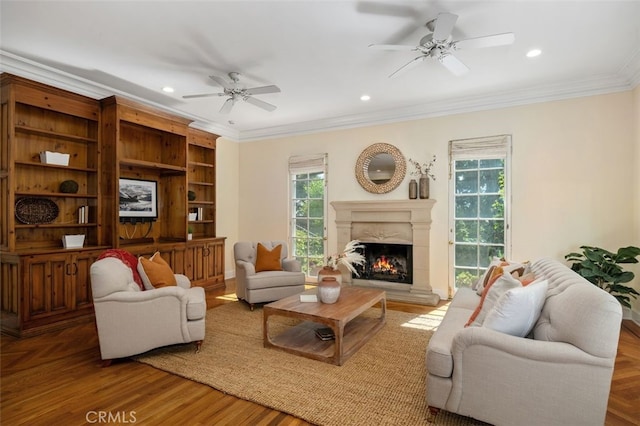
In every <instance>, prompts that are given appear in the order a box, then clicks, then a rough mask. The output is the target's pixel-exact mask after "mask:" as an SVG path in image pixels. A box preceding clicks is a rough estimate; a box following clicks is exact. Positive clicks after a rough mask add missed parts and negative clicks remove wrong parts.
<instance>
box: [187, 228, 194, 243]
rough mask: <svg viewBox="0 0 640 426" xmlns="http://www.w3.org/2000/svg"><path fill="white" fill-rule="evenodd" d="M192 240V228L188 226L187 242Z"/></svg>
mask: <svg viewBox="0 0 640 426" xmlns="http://www.w3.org/2000/svg"><path fill="white" fill-rule="evenodd" d="M192 239H193V227H192V226H191V225H189V226H188V227H187V240H188V241H191V240H192Z"/></svg>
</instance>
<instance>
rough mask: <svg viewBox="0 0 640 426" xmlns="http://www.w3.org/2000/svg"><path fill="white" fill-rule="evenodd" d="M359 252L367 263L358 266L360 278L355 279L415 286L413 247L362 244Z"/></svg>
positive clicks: (405, 245) (354, 276)
mask: <svg viewBox="0 0 640 426" xmlns="http://www.w3.org/2000/svg"><path fill="white" fill-rule="evenodd" d="M362 245H363V246H364V248H362V249H360V250H359V252H360V253H361V254H362V255H363V256H364V258H365V263H364V265H362V266H356V270H357V271H358V274H360V276H359V277H358V276H356V275H355V274H353V278H360V279H364V280H377V281H389V282H393V283H403V284H413V277H412V273H413V247H412V246H411V245H407V244H380V243H362Z"/></svg>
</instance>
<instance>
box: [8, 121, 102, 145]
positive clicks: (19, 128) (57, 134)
mask: <svg viewBox="0 0 640 426" xmlns="http://www.w3.org/2000/svg"><path fill="white" fill-rule="evenodd" d="M15 130H16V132H23V133H29V134H31V135H38V136H50V137H52V138H56V139H66V140H68V141H71V142H80V143H87V142H89V143H97V142H98V139H97V138H88V137H84V136H76V135H70V134H67V133H60V132H54V131H52V130H44V129H38V128H35V127H30V126H24V125H17V126H15ZM54 142H55V141H52V143H54Z"/></svg>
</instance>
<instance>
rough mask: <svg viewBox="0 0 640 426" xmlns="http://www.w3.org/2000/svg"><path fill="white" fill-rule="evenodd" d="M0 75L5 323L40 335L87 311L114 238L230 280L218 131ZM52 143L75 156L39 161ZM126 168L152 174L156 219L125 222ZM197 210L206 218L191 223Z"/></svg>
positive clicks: (200, 274)
mask: <svg viewBox="0 0 640 426" xmlns="http://www.w3.org/2000/svg"><path fill="white" fill-rule="evenodd" d="M0 78H1V83H2V85H1V89H0V90H1V106H0V124H1V126H2V127H1V129H0V133H1V138H2V146H1V148H0V216H1V221H0V306H1V308H2V331H3V332H7V333H10V334H13V335H16V336H22V335H30V334H36V333H38V332H42V331H44V330H48V329H51V328H57V327H64V326H65V325H66V324H68V323H69V322H70V321H76V320H80V319H82V318H85V319H86V318H88V317H90V315H91V314H92V313H93V307H92V299H91V286H90V274H89V271H90V267H91V264H92V263H93V262H94V261H95V260H96V259H97V258H98V256H99V255H100V253H102V252H103V251H104V250H105V249H108V248H121V249H126V250H129V251H131V252H132V253H134V254H138V255H140V254H144V255H150V254H153V253H154V252H155V251H160V252H161V254H162V256H163V257H164V258H165V259H166V260H167V261H168V262H169V263H170V265H171V266H172V268H173V269H174V271H175V272H176V273H182V274H185V275H187V276H188V277H190V278H192V279H193V281H194V284H196V285H201V286H203V287H217V286H224V274H223V268H224V238H219V237H217V236H216V222H215V217H216V215H215V208H216V201H215V197H216V191H215V185H216V180H215V159H216V155H215V147H216V139H217V135H213V134H210V133H207V132H204V131H201V130H195V129H191V128H189V124H190V123H191V120H189V119H186V118H183V117H178V116H175V115H172V114H168V113H165V112H163V111H159V110H156V109H154V108H151V107H148V106H145V105H142V104H139V103H136V102H133V101H129V100H127V99H123V98H120V97H117V96H111V97H108V98H106V99H103V100H101V101H98V100H95V99H90V98H87V97H85V96H81V95H78V94H74V93H71V92H68V91H65V90H61V89H57V88H54V87H50V86H47V85H44V84H40V83H36V82H33V81H30V80H27V79H24V78H21V77H17V76H13V75H10V74H6V73H5V74H2V76H1V77H0ZM47 151H48V152H49V153H58V154H63V156H65V157H66V156H68V162H67V163H64V164H51V163H50V162H45V161H41V153H42V152H47ZM123 178H124V179H137V180H143V181H152V182H156V183H157V194H156V199H157V217H156V218H155V220H153V221H148V222H147V221H145V222H143V221H140V220H126V221H125V220H122V218H121V217H120V207H121V199H120V187H119V183H120V179H123ZM71 181H72V182H71ZM63 182H66V183H65V185H62V183H63ZM69 186H71V187H74V188H72V189H73V190H72V191H69V189H68V187H69ZM75 187H77V189H75ZM189 191H192V193H193V194H195V196H196V198H195V200H189ZM190 210H192V211H195V212H200V216H199V217H198V218H196V220H193V221H190V220H189V217H188V212H189V211H190ZM83 211H84V212H85V213H84V214H81V212H83ZM189 226H191V227H192V228H194V229H195V231H194V234H195V239H194V240H193V241H188V240H187V234H188V232H187V231H188V227H189ZM76 234H82V235H84V237H85V239H84V245H83V247H79V248H70V249H65V248H64V247H63V243H62V238H63V236H65V235H76Z"/></svg>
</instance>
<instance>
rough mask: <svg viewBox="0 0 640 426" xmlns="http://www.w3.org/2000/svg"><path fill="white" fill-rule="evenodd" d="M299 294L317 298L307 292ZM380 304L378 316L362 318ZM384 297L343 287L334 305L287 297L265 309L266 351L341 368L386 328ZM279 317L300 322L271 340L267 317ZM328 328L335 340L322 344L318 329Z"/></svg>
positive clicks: (365, 289)
mask: <svg viewBox="0 0 640 426" xmlns="http://www.w3.org/2000/svg"><path fill="white" fill-rule="evenodd" d="M302 294H316V290H315V289H314V290H308V291H305V292H304V293H302ZM377 304H379V305H380V308H381V310H382V312H381V314H380V316H379V317H378V316H377V315H376V316H367V315H362V314H363V313H364V312H365V311H367V310H368V309H370V308H372V307H374V306H375V305H377ZM386 312H387V301H386V295H385V292H384V291H383V290H374V289H367V288H360V287H343V288H342V289H341V291H340V298H339V299H338V301H337V302H336V303H333V304H325V303H321V302H320V301H318V302H301V301H300V295H295V296H290V297H286V298H284V299H281V300H278V301H277V302H273V303H269V304H267V305H264V308H263V339H264V346H265V347H266V348H277V349H280V350H283V351H285V352H289V353H293V354H296V355H301V356H304V357H307V358H311V359H316V360H318V361H324V362H328V363H330V364H335V365H342V364H344V362H345V361H346V360H347V359H349V357H350V356H351V355H353V354H354V353H355V352H356V351H357V350H358V349H360V348H361V347H362V345H364V344H365V343H366V342H367V341H368V340H369V339H370V338H371V337H372V336H373V335H374V334H376V333H377V332H378V330H380V329H381V328H382V326H384V324H385V315H386ZM276 315H277V316H282V317H288V318H295V319H298V320H301V321H302V322H300V323H299V324H297V325H294V326H290V327H287V328H286V329H285V330H284V331H282V332H281V333H279V334H277V335H276V336H271V335H270V334H269V317H271V316H276ZM323 327H330V328H331V329H332V330H333V333H334V336H335V339H334V340H321V339H320V338H318V337H317V336H316V334H315V330H316V329H317V328H323Z"/></svg>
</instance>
